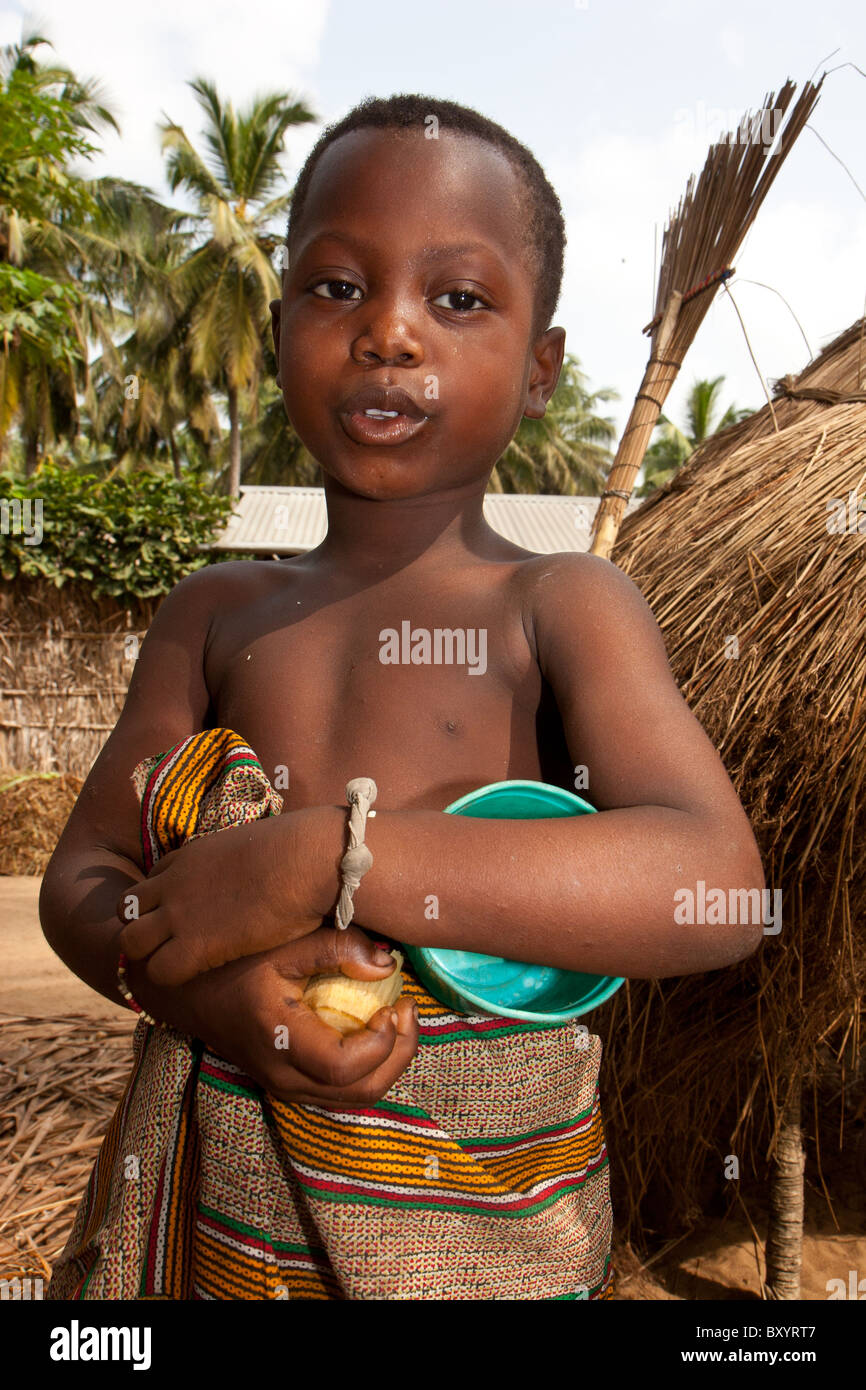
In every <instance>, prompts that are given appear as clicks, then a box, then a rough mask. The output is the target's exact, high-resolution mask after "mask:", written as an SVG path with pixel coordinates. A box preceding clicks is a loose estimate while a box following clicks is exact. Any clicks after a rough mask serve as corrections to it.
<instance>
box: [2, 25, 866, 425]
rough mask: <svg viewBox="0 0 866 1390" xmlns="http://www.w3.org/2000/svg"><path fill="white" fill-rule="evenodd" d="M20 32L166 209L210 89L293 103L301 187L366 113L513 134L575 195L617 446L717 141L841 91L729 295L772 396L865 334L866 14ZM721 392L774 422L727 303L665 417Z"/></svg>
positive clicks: (570, 327) (584, 305) (702, 338)
mask: <svg viewBox="0 0 866 1390" xmlns="http://www.w3.org/2000/svg"><path fill="white" fill-rule="evenodd" d="M22 24H24V26H25V27H26V28H36V29H37V30H38V31H39V32H40V33H42V34H44V35H46V37H48V38H49V39H51V41H52V43H53V44H54V48H55V56H56V59H57V61H59V62H61V63H63V64H65V65H67V66H69V67H71V68H73V69H74V70H75V71H76V72H77V73H78V74H79V75H81V76H91V77H95V78H97V79H99V81H100V82H101V83H102V85H103V87H104V90H105V93H106V95H107V97H108V99H109V102H110V104H111V105H112V106H113V108H114V109H115V112H116V114H117V117H118V120H119V123H120V125H121V131H122V134H121V137H120V138H117V137H114V136H106V137H104V138H103V146H104V153H103V155H101V156H100V157H99V158H97V159H94V160H93V161H92V162H91V165H90V166H89V167H90V169H91V171H92V172H93V173H94V174H102V173H113V174H116V175H121V176H123V177H125V178H129V179H133V180H135V181H136V182H139V183H142V184H145V185H148V186H150V187H151V188H153V189H155V190H156V191H157V192H158V193H159V194H160V195H161V196H163V197H165V198H166V199H168V200H171V197H172V195H170V193H169V190H168V187H167V185H166V183H165V180H164V177H163V159H162V156H161V154H160V150H159V142H158V135H157V130H156V125H157V122H158V121H159V120H160V119H161V118H162V117H163V115H167V116H169V117H170V118H171V119H172V120H174V121H176V122H178V123H179V124H181V125H183V126H184V128H185V129H186V131H187V133H188V134H189V135H190V137H191V138H193V139H195V138H196V137H197V135H198V132H199V130H200V124H201V123H200V119H199V113H198V108H197V106H196V103H195V99H194V98H193V96H192V94H191V92H190V91H189V88H188V86H187V83H188V82H189V80H191V79H193V78H195V77H198V76H206V77H209V78H210V79H212V80H213V81H214V82H215V83H216V85H217V87H218V89H219V90H220V92H221V93H222V94H223V95H224V96H225V97H228V98H231V99H232V100H233V101H234V103H235V105H236V106H243V105H244V104H245V103H246V102H248V101H249V100H250V99H251V98H252V97H253V96H254V95H257V94H259V93H262V92H266V91H275V90H279V91H286V90H288V91H291V92H293V93H294V94H295V95H296V96H299V97H302V98H303V99H304V100H306V102H307V104H308V106H309V107H310V108H311V109H312V110H313V111H315V113H316V115H317V117H318V118H319V121H318V123H317V124H315V125H312V124H311V125H309V126H305V127H301V128H300V129H299V130H297V131H294V132H292V133H291V135H290V138H289V141H288V143H287V152H286V158H285V169H286V176H287V179H288V180H289V181H290V182H294V179H295V177H296V176H297V173H298V171H299V169H300V167H301V164H302V163H303V160H304V158H305V156H306V154H307V152H308V151H309V149H310V148H311V146H312V145H313V144H314V142H315V140H316V139H317V137H318V134H319V133H320V131H321V128H322V125H324V124H327V123H328V122H330V121H334V120H337V119H339V118H340V117H341V116H342V115H344V114H345V112H347V111H348V110H349V109H350V108H351V107H352V106H353V105H354V104H355V103H356V102H357V101H359V100H361V98H363V97H365V96H368V95H377V96H387V95H390V94H391V93H393V92H399V91H409V92H411V91H414V92H421V93H425V94H429V95H432V96H437V97H445V98H450V99H451V100H455V101H459V102H462V103H463V104H464V105H468V106H473V107H475V108H476V109H477V110H479V111H481V112H483V113H484V114H485V115H486V116H489V117H490V118H492V119H493V120H495V121H498V122H499V123H500V124H501V125H503V126H505V127H506V128H507V129H508V130H510V131H511V132H512V134H514V135H515V136H516V137H517V138H518V139H519V140H521V141H522V142H523V143H524V144H526V145H528V146H529V148H530V149H531V150H532V151H533V153H534V154H535V156H536V158H537V159H538V160H539V162H540V163H541V164H542V165H543V167H544V169H545V171H546V173H547V175H548V177H549V178H550V180H551V182H552V183H553V185H554V187H555V188H556V190H557V193H558V194H559V197H560V200H561V202H562V206H563V211H564V214H565V219H566V230H567V235H568V247H567V250H566V269H565V279H564V282H563V290H562V295H561V298H560V303H559V308H558V310H557V313H556V316H555V320H554V322H556V323H557V324H560V325H562V327H564V328H565V329H566V333H567V343H566V347H567V350H568V351H570V352H572V353H574V354H575V355H576V356H577V357H578V358H579V359H580V362H581V365H582V367H583V369H584V370H585V372H586V373H587V375H588V378H589V383H590V386H591V387H592V388H593V389H599V388H602V387H609V388H612V389H614V390H616V391H618V392H619V394H620V400H619V401H618V402H613V403H611V404H610V405H608V406H606V407H604V409H605V412H606V413H608V414H610V415H611V416H612V418H613V419H614V420H615V421H616V423H617V426H618V428H619V429H622V427H623V426H624V424H625V421H626V419H627V416H628V411H629V408H630V405H631V402H632V399H633V397H634V395H635V392H636V391H637V390H638V388H639V385H640V380H641V377H642V375H643V369H644V366H645V363H646V359H647V356H648V342H649V340H648V339H647V338H645V337H643V336H642V333H641V329H642V328H643V326H644V325H645V324H646V323H647V322H648V321H649V320H650V318H651V317H652V314H653V300H654V246H655V244H656V242H657V244H658V246H659V247H660V246H661V237H662V232H663V229H664V224H665V221H666V218H667V217H668V215H669V213H670V211H671V209H672V208H674V207H675V206H676V204H677V202H678V200H679V198H680V196H681V194H682V193H683V191H684V189H685V185H686V181H687V178H688V176H689V174H690V173H691V172H694V173H698V172H699V171H700V169H701V167H702V165H703V162H704V159H705V157H706V153H707V149H708V147H709V145H710V144H711V143H712V142H713V141H714V140H716V139H718V138H719V137H720V135H721V134H722V131H723V129H729V128H730V127H732V126H733V127H734V128H736V127H737V125H738V124H739V120H740V117H741V115H742V114H743V112H744V111H745V110H747V109H748V110H752V111H755V110H758V109H760V108H762V107H763V106H764V105H765V98H766V96H767V94H768V93H770V92H772V91H777V90H778V89H779V87H780V86H781V85H782V84H783V82H784V81H785V80H786V79H787V78H788V77H790V78H792V79H794V80H795V81H796V82H797V83H798V84H799V83H802V82H803V81H805V80H806V79H807V78H808V77H810V76H811V75H812V74H813V72H814V71H815V70H816V69H817V72H818V74H820V72H821V71H823V70H824V69H828V70H829V69H836V70H835V71H831V72H830V73H829V75H828V77H827V79H826V81H825V83H824V87H823V90H822V93H821V97H820V100H819V103H818V106H817V108H816V110H815V112H814V113H813V116H812V118H811V119H810V121H809V126H808V127H807V128H806V129H805V130H804V131H803V132H802V134H801V135H800V137H799V140H798V141H797V144H796V146H795V147H794V149H793V150H792V151H791V153H790V154H789V155H788V157H787V159H786V161H785V163H784V165H783V167H782V169H781V171H780V173H779V175H778V178H777V179H776V182H775V183H774V185H773V187H772V188H771V190H770V192H769V194H768V196H767V199H766V201H765V203H764V205H763V207H762V208H761V210H760V212H759V214H758V217H757V219H756V222H755V224H754V225H753V227H752V229H751V231H750V232H749V234H748V236H747V239H746V242H745V245H744V247H743V248H742V249H741V252H740V254H739V255H738V257H737V259H736V269H737V273H736V275H735V277H734V278H733V280H732V281H731V288H732V290H733V294H734V298H735V299H736V303H737V306H738V307H739V309H740V313H741V314H742V317H743V320H744V323H745V327H746V330H747V332H748V337H749V340H750V342H751V347H752V351H753V353H754V356H755V359H756V361H757V364H758V367H759V368H760V372H761V373H762V375H763V377H764V378H765V379H766V378H768V379H770V380H772V379H773V378H774V377H778V376H783V375H785V374H786V373H787V372H796V371H799V370H801V369H802V368H803V367H804V366H805V365H806V363H807V362H808V360H809V357H810V355H816V354H817V353H818V352H819V351H820V349H821V348H822V347H823V346H824V345H826V344H827V343H828V342H829V341H831V339H832V338H833V337H835V336H836V334H837V333H839V332H841V331H842V330H843V329H845V328H847V327H848V326H849V325H850V324H851V323H852V322H853V321H854V320H855V319H856V318H857V317H859V316H860V315H861V314H863V313H864V311H866V256H864V248H866V138H864V137H866V6H864V5H863V3H862V0H821V3H819V4H816V3H814V0H808V2H807V0H786V3H785V4H784V6H781V7H780V6H779V4H778V3H772V4H771V3H769V2H768V0H728V3H727V4H726V5H725V6H724V7H723V8H721V7H719V6H717V5H716V4H713V3H710V0H656V2H655V3H654V4H652V5H650V4H647V3H646V0H532V3H525V2H524V3H520V0H495V3H492V2H491V0H436V2H435V3H434V4H432V5H406V4H400V5H397V4H395V3H389V0H364V3H363V4H359V3H357V0H243V3H239V0H149V3H148V4H147V5H136V4H127V5H119V4H117V3H116V0H39V3H37V4H36V5H29V4H25V3H19V2H18V0H0V44H5V43H10V42H18V41H19V39H20V37H21V30H22ZM43 53H44V54H45V55H46V57H48V56H50V54H49V50H43ZM857 69H860V70H861V71H858V70H857ZM819 137H820V138H819ZM822 141H823V142H825V143H822ZM826 146H829V147H830V148H829V150H828V149H827V148H826ZM831 151H832V153H831ZM840 161H841V162H840ZM843 165H844V166H847V169H846V168H845V167H843ZM174 201H175V203H176V204H177V203H179V202H180V197H179V195H174ZM756 282H757V283H756ZM764 286H768V287H769V288H764ZM774 291H775V292H776V293H774ZM780 295H781V296H783V299H784V300H786V301H787V305H786V304H785V303H784V302H783V299H782V298H780V297H779V296H780ZM789 306H790V307H789ZM795 316H796V318H795ZM796 320H799V325H800V326H798V323H797V321H796ZM804 334H805V340H807V341H808V347H807V341H805V340H804ZM719 375H724V377H725V384H724V397H723V404H724V405H727V404H729V403H731V402H735V403H736V404H737V405H740V406H750V407H753V408H756V407H758V406H760V405H762V404H763V402H764V399H765V396H764V391H763V387H762V385H761V379H760V377H759V375H758V373H757V372H756V370H755V366H754V365H753V363H752V360H751V358H750V355H749V350H748V347H747V343H746V340H745V337H744V334H743V329H742V328H741V326H740V324H739V321H738V319H737V316H736V312H735V310H734V306H733V305H732V304H731V303H730V302H729V300H728V297H727V296H726V295H725V294H724V293H723V292H719V293H718V294H717V295H716V297H715V299H714V302H713V304H712V307H711V308H710V311H709V313H708V314H707V316H706V318H705V319H704V322H703V324H702V326H701V328H700V330H699V332H698V335H697V337H696V339H695V341H694V343H693V345H692V347H691V349H690V351H689V354H688V356H687V358H686V361H685V364H684V366H683V369H682V371H681V372H680V375H679V380H678V382H677V384H676V386H675V387H674V389H673V391H672V392H671V394H670V396H669V398H668V402H667V406H666V413H667V414H668V415H669V416H670V417H671V418H673V419H674V420H676V421H677V422H678V423H682V419H683V417H682V412H683V407H684V399H685V396H686V394H687V391H688V388H689V386H690V385H691V384H692V382H693V381H694V380H696V379H697V378H700V377H715V376H719Z"/></svg>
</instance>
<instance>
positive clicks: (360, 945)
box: [273, 925, 394, 980]
mask: <svg viewBox="0 0 866 1390" xmlns="http://www.w3.org/2000/svg"><path fill="white" fill-rule="evenodd" d="M375 952H376V947H375V946H374V945H373V942H372V941H371V940H370V938H369V937H368V936H367V935H366V934H365V933H364V932H362V931H361V930H360V929H359V928H358V927H353V926H351V925H350V926H349V927H347V929H346V930H345V931H343V932H341V931H337V929H336V927H330V926H323V927H317V928H316V929H315V930H314V931H311V932H309V933H308V934H307V935H306V936H303V937H297V938H296V939H295V940H294V941H292V942H291V943H289V945H288V946H287V948H286V950H285V952H283V953H282V954H279V955H278V954H276V953H275V954H274V956H273V963H274V966H275V968H276V969H277V970H278V971H279V973H280V975H281V976H282V977H283V978H284V979H287V980H289V979H299V978H300V977H301V976H303V977H305V978H308V977H309V976H310V975H320V974H329V973H330V972H332V971H334V972H336V971H342V973H343V974H344V975H348V976H350V977H351V978H352V979H356V980H381V979H383V978H385V977H387V976H388V975H390V974H391V973H392V972H393V969H394V959H393V957H392V956H389V958H388V963H387V965H381V966H380V965H377V964H375V963H374V961H373V957H374V955H375Z"/></svg>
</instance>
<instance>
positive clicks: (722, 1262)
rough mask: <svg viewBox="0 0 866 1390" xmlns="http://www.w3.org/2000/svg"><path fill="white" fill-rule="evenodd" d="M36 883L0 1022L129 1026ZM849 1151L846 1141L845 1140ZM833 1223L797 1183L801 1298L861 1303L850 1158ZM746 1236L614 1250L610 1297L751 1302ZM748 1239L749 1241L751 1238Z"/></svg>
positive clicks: (758, 1224)
mask: <svg viewBox="0 0 866 1390" xmlns="http://www.w3.org/2000/svg"><path fill="white" fill-rule="evenodd" d="M39 885H40V880H39V879H38V878H35V877H33V878H24V877H0V943H2V952H3V955H2V959H3V965H4V969H3V971H2V976H0V1014H26V1015H36V1016H39V1017H44V1018H57V1017H61V1016H64V1015H68V1014H84V1015H87V1016H88V1017H91V1018H94V1019H105V1018H110V1019H114V1020H118V1019H123V1018H124V1017H128V1018H129V1027H130V1033H131V1032H132V1029H133V1028H134V1026H135V1019H134V1017H133V1016H132V1015H131V1014H127V1013H126V1011H125V1010H123V1009H122V1008H116V1009H115V1008H114V1007H113V1006H112V1004H111V1003H109V1001H108V1000H107V999H104V998H103V997H102V995H100V994H97V993H95V991H93V990H91V989H89V988H88V986H87V985H85V984H84V983H83V982H82V981H81V980H79V979H78V978H77V976H75V975H73V974H72V972H71V971H70V970H68V969H67V967H66V966H65V965H64V964H63V962H62V961H61V960H59V959H58V957H57V956H55V955H54V953H53V951H52V950H51V948H50V947H49V945H48V944H47V942H46V941H45V938H44V937H43V935H42V931H41V928H40V926H39V914H38V898H39ZM851 1142H852V1144H853V1137H852V1141H851ZM823 1166H824V1178H825V1182H826V1183H827V1186H828V1189H829V1191H830V1194H831V1197H832V1200H833V1204H834V1210H835V1221H834V1218H833V1216H832V1215H831V1213H830V1211H829V1210H828V1208H827V1204H826V1201H825V1200H824V1197H823V1194H822V1192H821V1190H820V1188H819V1187H818V1186H816V1185H815V1184H814V1183H812V1182H809V1181H807V1185H806V1223H805V1225H806V1230H805V1235H804V1241H803V1272H802V1297H803V1298H804V1299H821V1300H824V1299H826V1298H827V1297H828V1288H827V1285H828V1281H829V1280H831V1279H842V1280H844V1281H845V1284H846V1286H847V1285H848V1284H849V1282H850V1274H851V1271H855V1272H856V1273H857V1277H858V1279H859V1278H863V1279H864V1284H863V1288H862V1291H861V1295H860V1296H861V1298H863V1299H866V1191H864V1186H863V1182H862V1179H860V1178H859V1177H858V1176H857V1174H856V1171H855V1165H854V1163H853V1161H852V1160H851V1157H850V1151H848V1152H846V1153H843V1154H842V1155H838V1154H837V1155H835V1156H833V1155H831V1156H829V1157H825V1159H824V1165H823ZM749 1215H750V1217H751V1220H752V1223H753V1224H754V1227H755V1231H754V1232H753V1231H752V1229H751V1227H750V1225H749V1222H748V1220H747V1219H746V1217H745V1215H741V1214H739V1213H738V1214H736V1215H733V1216H730V1217H728V1218H727V1219H726V1220H723V1221H715V1222H713V1223H710V1224H708V1225H707V1226H706V1227H704V1228H702V1229H700V1230H697V1231H695V1232H693V1233H692V1234H691V1235H689V1236H687V1237H686V1238H685V1239H683V1240H681V1241H679V1242H678V1243H677V1245H676V1246H675V1247H671V1248H670V1249H669V1250H668V1251H667V1252H663V1253H662V1254H660V1255H659V1256H657V1257H656V1258H655V1259H654V1260H653V1262H652V1263H651V1267H650V1268H646V1267H644V1266H642V1265H641V1262H640V1261H639V1260H638V1259H637V1258H636V1257H635V1256H634V1255H633V1254H632V1252H631V1251H629V1250H626V1249H619V1250H618V1251H617V1250H615V1252H614V1255H615V1259H616V1269H617V1282H618V1297H619V1298H621V1299H624V1300H635V1299H637V1300H642V1301H643V1300H656V1299H682V1300H688V1301H704V1300H716V1299H738V1300H749V1299H756V1298H760V1296H761V1295H760V1286H761V1285H760V1275H761V1271H762V1270H763V1250H762V1249H761V1241H762V1239H763V1236H764V1233H765V1230H766V1224H765V1222H766V1217H765V1213H764V1212H763V1211H761V1210H753V1209H750V1211H749ZM756 1237H757V1238H756Z"/></svg>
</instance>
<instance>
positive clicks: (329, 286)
mask: <svg viewBox="0 0 866 1390" xmlns="http://www.w3.org/2000/svg"><path fill="white" fill-rule="evenodd" d="M311 288H312V291H313V294H317V295H318V296H319V298H320V299H342V300H349V299H351V298H352V294H353V292H354V291H355V290H357V291H358V294H359V295H360V293H361V290H360V289H359V287H358V286H357V285H353V284H352V282H351V280H320V281H319V283H318V285H313V286H312V287H311ZM325 290H327V291H328V293H327V294H325V293H324V291H325ZM346 290H348V291H349V293H348V294H346V293H345V291H346Z"/></svg>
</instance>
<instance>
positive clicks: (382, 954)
mask: <svg viewBox="0 0 866 1390" xmlns="http://www.w3.org/2000/svg"><path fill="white" fill-rule="evenodd" d="M373 964H374V965H393V964H394V957H393V956H392V955H391V952H390V951H374V952H373Z"/></svg>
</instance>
